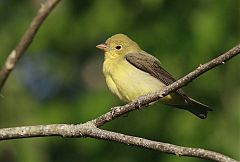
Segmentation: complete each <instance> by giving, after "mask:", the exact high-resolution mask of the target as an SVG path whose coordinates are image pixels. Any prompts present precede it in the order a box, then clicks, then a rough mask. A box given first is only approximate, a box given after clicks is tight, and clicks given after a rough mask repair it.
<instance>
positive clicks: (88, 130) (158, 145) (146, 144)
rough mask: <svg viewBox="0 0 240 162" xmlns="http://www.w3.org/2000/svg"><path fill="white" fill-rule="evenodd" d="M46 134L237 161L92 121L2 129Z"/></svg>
mask: <svg viewBox="0 0 240 162" xmlns="http://www.w3.org/2000/svg"><path fill="white" fill-rule="evenodd" d="M44 136H62V137H92V138H97V139H103V140H110V141H115V142H119V143H124V144H127V145H133V146H139V147H143V148H147V149H150V150H155V151H160V152H165V153H169V154H175V155H178V156H191V157H198V158H203V159H209V160H213V161H220V162H236V160H234V159H231V158H229V157H227V156H225V155H222V154H220V153H217V152H213V151H209V150H205V149H201V148H189V147H182V146H177V145H173V144H169V143H163V142H156V141H152V140H148V139H144V138H139V137H134V136H128V135H124V134H121V133H116V132H111V131H107V130H102V129H99V128H97V127H96V126H95V125H94V124H93V123H91V122H88V123H85V124H79V125H67V124H54V125H39V126H28V127H16V128H5V129H0V140H7V139H15V138H29V137H44Z"/></svg>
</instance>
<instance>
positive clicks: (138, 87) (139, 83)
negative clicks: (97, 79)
mask: <svg viewBox="0 0 240 162" xmlns="http://www.w3.org/2000/svg"><path fill="white" fill-rule="evenodd" d="M103 72H104V75H105V77H106V82H107V85H108V87H109V89H110V90H111V91H112V92H113V93H114V94H116V95H117V96H118V97H119V98H120V99H121V100H123V101H125V102H130V101H133V100H135V99H137V98H138V97H139V96H142V95H146V94H148V93H151V92H155V91H158V90H160V89H161V88H163V87H164V86H165V85H164V84H163V83H162V82H161V81H159V80H158V79H156V78H154V77H153V76H151V75H150V74H148V73H146V72H144V71H141V70H139V69H138V68H136V67H134V66H133V65H131V64H130V63H129V62H128V61H127V60H125V58H118V59H114V60H113V59H111V60H108V59H107V60H105V61H104V66H103ZM169 97H170V96H169Z"/></svg>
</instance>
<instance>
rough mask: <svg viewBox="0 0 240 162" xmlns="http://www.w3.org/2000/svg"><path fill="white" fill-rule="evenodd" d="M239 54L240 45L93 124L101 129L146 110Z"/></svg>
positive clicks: (103, 116) (112, 111) (120, 107)
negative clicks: (136, 111)
mask: <svg viewBox="0 0 240 162" xmlns="http://www.w3.org/2000/svg"><path fill="white" fill-rule="evenodd" d="M239 53H240V44H238V45H237V46H235V47H233V48H232V49H231V50H229V51H227V52H225V53H224V54H222V55H220V56H219V57H217V58H215V59H213V60H211V61H209V62H208V63H205V64H203V65H200V66H199V67H198V68H196V69H195V70H194V71H192V72H190V73H189V74H187V75H186V76H184V77H183V78H181V79H179V80H177V81H176V82H174V83H172V84H171V85H169V86H166V87H165V88H163V89H162V90H160V91H158V92H156V93H151V94H149V95H145V96H141V97H140V98H139V99H138V100H136V101H134V102H131V103H129V104H126V105H124V106H118V107H114V108H112V109H111V111H110V112H108V113H106V114H103V115H102V116H100V117H98V118H97V119H94V120H93V122H94V123H95V124H96V126H97V127H99V126H101V125H103V124H105V123H106V122H108V121H110V120H112V119H115V118H117V117H119V116H121V115H123V114H126V113H128V112H130V111H133V110H135V109H141V108H144V107H143V106H145V105H147V104H148V103H151V102H153V101H156V100H158V99H160V98H162V97H164V96H166V95H168V94H169V93H171V92H173V91H176V90H177V89H179V88H181V87H183V86H186V85H187V84H188V83H189V82H191V81H192V80H194V79H196V78H197V77H198V76H200V75H201V74H203V73H205V72H207V71H208V70H210V69H212V68H214V67H216V66H218V65H221V64H225V62H227V61H228V60H229V59H231V58H233V57H234V56H237V55H238V54H239Z"/></svg>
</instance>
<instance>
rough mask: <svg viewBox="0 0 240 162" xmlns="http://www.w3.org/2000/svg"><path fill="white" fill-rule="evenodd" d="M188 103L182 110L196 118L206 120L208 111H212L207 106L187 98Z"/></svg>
mask: <svg viewBox="0 0 240 162" xmlns="http://www.w3.org/2000/svg"><path fill="white" fill-rule="evenodd" d="M188 102H189V105H186V106H184V107H182V108H184V109H186V110H188V111H190V112H191V113H193V114H194V115H196V116H197V117H199V118H201V119H205V118H207V113H208V111H213V110H212V109H210V108H209V107H208V106H207V105H204V104H202V103H200V102H198V101H196V100H194V99H192V98H190V97H189V101H188Z"/></svg>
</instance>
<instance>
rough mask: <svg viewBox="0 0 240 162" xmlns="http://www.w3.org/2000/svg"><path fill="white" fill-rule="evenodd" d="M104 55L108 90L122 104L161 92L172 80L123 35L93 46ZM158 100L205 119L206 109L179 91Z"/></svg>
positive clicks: (104, 70)
mask: <svg viewBox="0 0 240 162" xmlns="http://www.w3.org/2000/svg"><path fill="white" fill-rule="evenodd" d="M96 47H97V48H99V49H101V50H103V51H104V53H105V59H104V63H103V73H104V76H105V78H106V83H107V85H108V88H109V89H110V90H111V91H112V93H114V94H115V95H117V96H118V97H119V98H120V99H121V100H122V101H124V102H127V103H128V102H132V101H134V100H136V99H138V97H140V96H142V95H146V94H149V93H152V92H156V91H159V90H161V89H162V88H163V87H165V86H167V85H170V84H171V83H173V82H175V79H174V78H173V77H172V76H171V75H170V74H169V73H168V72H167V71H166V70H164V69H163V68H162V67H161V66H160V62H159V60H158V59H157V58H155V57H154V56H152V55H150V54H148V53H147V52H145V51H143V50H142V49H141V48H140V47H139V46H138V44H137V43H136V42H134V41H133V40H131V39H130V38H128V37H127V36H126V35H124V34H116V35H113V36H112V37H110V38H108V39H107V41H106V42H105V43H103V44H99V45H97V46H96ZM160 101H161V102H162V103H164V104H166V105H170V106H174V107H177V108H181V109H185V110H188V111H190V112H191V113H193V114H195V115H196V116H198V117H199V118H201V119H205V118H206V117H207V113H208V111H212V109H210V108H209V107H208V106H206V105H204V104H202V103H200V102H198V101H196V100H194V99H192V98H190V97H188V96H187V95H186V94H185V92H184V91H183V90H182V89H178V90H177V91H176V92H173V93H171V94H169V95H167V96H165V97H163V98H162V99H160Z"/></svg>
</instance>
